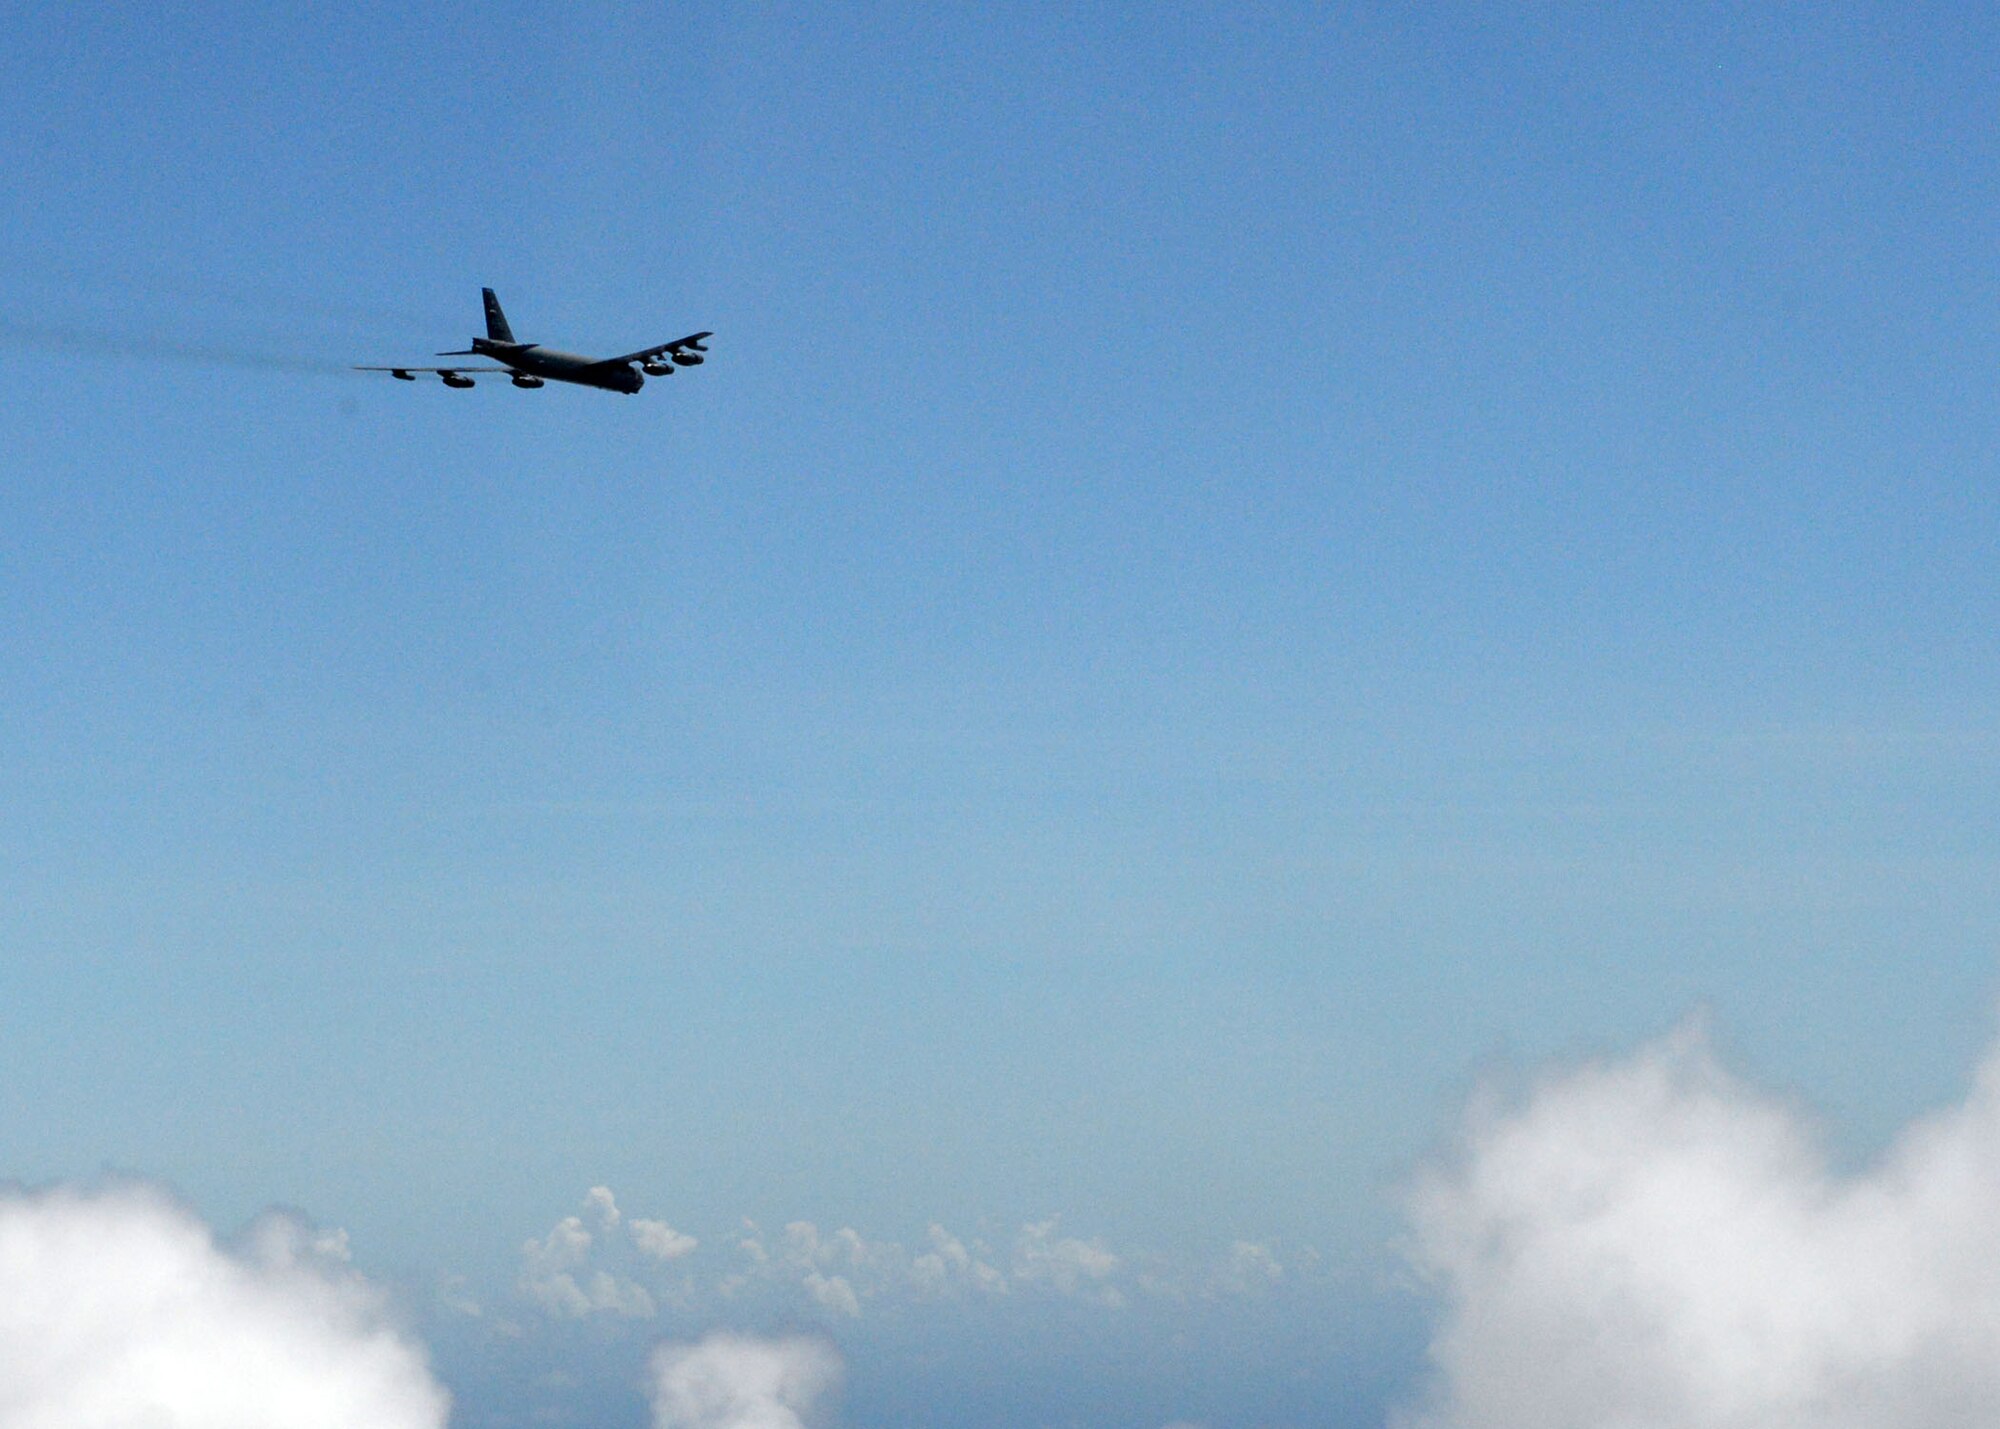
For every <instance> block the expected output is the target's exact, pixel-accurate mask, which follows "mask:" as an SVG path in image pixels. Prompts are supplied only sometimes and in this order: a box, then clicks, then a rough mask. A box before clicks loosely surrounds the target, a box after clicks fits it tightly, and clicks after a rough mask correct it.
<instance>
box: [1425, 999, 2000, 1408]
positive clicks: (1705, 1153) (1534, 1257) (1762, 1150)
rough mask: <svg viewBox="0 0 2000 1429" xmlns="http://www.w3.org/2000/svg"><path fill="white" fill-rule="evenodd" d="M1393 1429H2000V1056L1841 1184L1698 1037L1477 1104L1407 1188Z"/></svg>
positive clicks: (1794, 1122) (1804, 1137)
mask: <svg viewBox="0 0 2000 1429" xmlns="http://www.w3.org/2000/svg"><path fill="white" fill-rule="evenodd" d="M1410 1212H1411V1218H1412V1227H1413V1232H1414V1236H1413V1245H1412V1253H1413V1256H1414V1259H1415V1262H1416V1264H1417V1266H1418V1267H1419V1269H1420V1270H1421V1271H1423V1272H1424V1273H1425V1274H1426V1275H1427V1276H1428V1277H1429V1278H1430V1279H1431V1280H1432V1281H1433V1282H1434V1283H1435V1284H1436V1286H1437V1287H1438V1288H1439V1290H1440V1291H1441V1293H1442V1295H1443V1298H1444V1313H1443V1319H1442V1322H1441V1325H1440V1328H1439V1330H1438V1332H1437V1334H1436V1336H1435V1339H1434V1342H1433V1344H1432V1347H1431V1354H1432V1359H1433V1361H1434V1363H1435V1366H1436V1371H1437V1374H1436V1382H1435V1385H1434V1387H1433V1392H1432V1394H1431V1395H1430V1397H1429V1400H1428V1402H1427V1403H1425V1404H1424V1405H1422V1406H1421V1407H1419V1408H1418V1409H1416V1410H1413V1411H1412V1412H1410V1413H1408V1414H1406V1415H1404V1416H1403V1417H1402V1418H1401V1420H1400V1423H1401V1424H1402V1425H1403V1426H1404V1429H1530V1426H1532V1429H1605V1426H1616V1429H1804V1426H1813V1429H1947V1426H1952V1429H1960V1426H1965V1425H1973V1424H1986V1425H1990V1424H2000V1056H1996V1057H1994V1058H1992V1059H1990V1060H1989V1061H1988V1062H1987V1063H1986V1065H1985V1066H1984V1068H1983V1069H1982V1070H1981V1071H1980V1073H1979V1076H1978V1078H1977V1081H1976V1083H1975V1085H1974V1087H1973V1089H1972V1091H1971V1092H1970V1094H1969V1095H1968V1096H1967V1097H1966V1098H1965V1100H1964V1101H1963V1102H1961V1103H1960V1104H1958V1105H1956V1106H1954V1107H1951V1108H1949V1109H1947V1110H1945V1111H1943V1112H1940V1113H1938V1114H1936V1115H1934V1116H1931V1117H1928V1118H1926V1119H1924V1120H1922V1121H1919V1122H1917V1123H1916V1124H1915V1125H1913V1126H1911V1127H1910V1128H1909V1129H1907V1131H1906V1132H1905V1133H1904V1134H1903V1135H1902V1136H1901V1137H1900V1138H1899V1139H1898V1140H1897V1142H1896V1143H1895V1144H1894V1145H1893V1146H1892V1147H1891V1148H1890V1150H1889V1151H1888V1152H1887V1153H1886V1154H1885V1155H1884V1156H1883V1157H1882V1158H1881V1159H1880V1160H1879V1161H1878V1162H1876V1163H1875V1164H1874V1165H1872V1166H1870V1167H1869V1168H1867V1169H1865V1170H1864V1171H1861V1172H1859V1173H1857V1174H1852V1175H1842V1174H1839V1173H1837V1172H1835V1171H1834V1170H1833V1169H1832V1168H1831V1167H1830V1165H1829V1163H1828V1160H1827V1157H1826V1153H1825V1151H1824V1150H1823V1149H1822V1147H1821V1146H1820V1144H1819V1143H1818V1141H1817V1140H1816V1139H1815V1137H1814V1135H1813V1132H1812V1128H1811V1126H1810V1125H1809V1124H1808V1123H1807V1122H1806V1121H1805V1120H1804V1119H1803V1118H1802V1117H1801V1115H1800V1113H1799V1112H1798V1111H1797V1110H1796V1109H1795V1108H1794V1107H1792V1106H1791V1105H1789V1104H1787V1103H1785V1102H1783V1101H1782V1100H1780V1099H1777V1098H1775V1097H1772V1096H1770V1095H1768V1094H1765V1093H1763V1092H1760V1091H1759V1090H1757V1089H1755V1088H1753V1087H1750V1086H1748V1085H1746V1084H1745V1083H1744V1082H1743V1081H1742V1080H1740V1079H1739V1078H1737V1077H1735V1076H1733V1075H1732V1074H1731V1073H1729V1072H1728V1071H1727V1070H1726V1069H1725V1068H1724V1067H1723V1066H1722V1065H1721V1064H1720V1063H1719V1061H1718V1059H1717V1058H1716V1056H1715V1054H1714V1052H1713V1051H1712V1049H1711V1047H1710V1045H1709V1043H1708V1040H1707V1038H1706V1037H1705V1035H1704V1034H1703V1032H1702V1030H1701V1029H1700V1028H1699V1027H1689V1028H1685V1029H1682V1030H1681V1031H1679V1032H1677V1033H1675V1034H1674V1035H1673V1036H1671V1037H1669V1038H1667V1039H1665V1040H1663V1041H1662V1042H1660V1043H1658V1044H1655V1045H1653V1046H1650V1047H1648V1048H1645V1049H1644V1050H1642V1051H1641V1052H1640V1053H1638V1054H1637V1055H1636V1056H1633V1057H1631V1058H1629V1059H1626V1060H1622V1061H1613V1062H1604V1063H1599V1064H1595V1065H1591V1066H1586V1067H1582V1068H1579V1069H1572V1070H1570V1071H1567V1072H1565V1073H1561V1074H1557V1075H1552V1076H1550V1077H1548V1078H1546V1079H1545V1080H1543V1081H1542V1082H1541V1083H1540V1084H1539V1085H1537V1086H1535V1087H1534V1088H1533V1089H1532V1090H1531V1091H1530V1092H1529V1094H1528V1095H1527V1096H1526V1097H1525V1098H1524V1099H1521V1100H1519V1101H1517V1102H1515V1103H1513V1104H1511V1105H1503V1104H1501V1103H1500V1102H1498V1101H1497V1099H1493V1098H1487V1099H1485V1100H1484V1101H1483V1103H1482V1104H1480V1105H1477V1106H1475V1108H1474V1110H1473V1112H1472V1113H1471V1115H1470V1116H1469V1118H1468V1124H1467V1126H1466V1129H1465V1132H1464V1136H1463V1140H1462V1144H1461V1145H1460V1147H1459V1148H1458V1151H1457V1154H1456V1155H1455V1157H1454V1159H1453V1160H1452V1161H1451V1163H1450V1164H1447V1165H1441V1166H1439V1167H1438V1168H1437V1169H1435V1170H1434V1171H1433V1172H1432V1173H1431V1174H1430V1175H1428V1176H1427V1177H1425V1178H1424V1179H1423V1180H1422V1181H1421V1182H1420V1183H1419V1185H1418V1186H1417V1187H1416V1189H1415V1191H1414V1193H1413V1196H1412V1200H1411V1205H1410Z"/></svg>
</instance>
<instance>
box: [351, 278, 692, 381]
mask: <svg viewBox="0 0 2000 1429" xmlns="http://www.w3.org/2000/svg"><path fill="white" fill-rule="evenodd" d="M480 291H481V292H482V293H484V294H485V295H486V336H484V337H475V338H474V339H473V340H472V346H471V347H469V348H466V349H465V350H463V351H461V352H440V353H439V354H438V356H439V357H490V358H492V359H493V360H494V361H495V362H502V363H505V364H506V366H504V367H357V368H355V369H354V370H355V371H356V372H386V373H388V374H389V375H390V376H391V377H395V378H398V379H399V380H401V381H404V382H414V381H416V380H417V374H418V373H419V372H434V373H436V374H437V375H438V376H439V377H441V378H443V379H444V385H445V386H447V387H470V386H472V385H473V381H472V378H471V376H470V375H469V374H471V373H474V372H498V373H505V374H506V375H507V376H508V377H509V378H511V379H512V380H513V383H514V385H515V386H516V387H539V386H541V385H542V384H543V383H544V382H574V383H576V384H577V385H578V386H580V387H602V388H603V389H604V390H605V391H607V392H626V393H631V392H637V391H638V390H639V389H640V388H641V387H644V386H645V385H646V378H648V377H666V376H668V375H670V374H671V373H672V372H673V370H674V368H676V367H699V366H701V355H702V354H703V353H704V352H706V351H708V348H707V347H705V346H704V345H703V343H702V339H703V338H705V337H714V336H715V334H714V333H711V332H698V333H693V334H691V335H689V336H687V337H677V338H675V339H674V340H673V341H672V342H663V343H661V344H660V345H659V346H658V347H643V348H641V349H639V351H637V352H628V353H626V354H625V355H624V356H623V357H578V356H577V355H576V354H575V353H573V352H556V351H555V350H553V349H551V348H546V347H543V346H542V345H541V344H540V343H538V342H516V341H514V329H513V328H511V327H509V326H508V325H507V315H506V314H505V313H503V312H501V311H500V300H499V299H498V298H496V297H494V296H493V290H492V289H491V288H481V289H480Z"/></svg>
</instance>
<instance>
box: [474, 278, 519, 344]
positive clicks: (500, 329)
mask: <svg viewBox="0 0 2000 1429" xmlns="http://www.w3.org/2000/svg"><path fill="white" fill-rule="evenodd" d="M479 291H480V292H482V293H484V294H485V295H486V337H487V340H488V341H491V342H512V341H513V340H514V329H512V328H510V327H508V326H507V315H506V314H505V313H503V312H501V311H500V300H499V299H498V298H496V297H494V296H493V290H492V289H491V288H481V289H480V290H479Z"/></svg>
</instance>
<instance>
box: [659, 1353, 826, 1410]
mask: <svg viewBox="0 0 2000 1429" xmlns="http://www.w3.org/2000/svg"><path fill="white" fill-rule="evenodd" d="M840 1378H841V1362H840V1356H839V1355H838V1354H836V1353H835V1352H834V1350H833V1347H832V1346H831V1345H828V1344H827V1343H825V1342H824V1341H822V1340H817V1339H812V1338H808V1337H805V1336H794V1337H791V1338H786V1339H757V1338H754V1337H751V1336H745V1335H728V1334H716V1335H709V1336H708V1337H707V1338H705V1339H703V1340H701V1341H700V1342H699V1343H696V1344H671V1345H662V1346H660V1348H659V1349H658V1350H657V1351H655V1352H654V1354H653V1359H652V1365H651V1390H652V1400H653V1425H654V1429H804V1426H807V1425H811V1424H815V1423H818V1422H819V1419H818V1417H817V1416H818V1413H819V1411H820V1409H821V1408H822V1407H823V1405H824V1402H825V1401H826V1400H827V1399H828V1398H829V1397H830V1396H831V1395H832V1393H833V1391H834V1390H835V1389H836V1388H838V1386H839V1384H840Z"/></svg>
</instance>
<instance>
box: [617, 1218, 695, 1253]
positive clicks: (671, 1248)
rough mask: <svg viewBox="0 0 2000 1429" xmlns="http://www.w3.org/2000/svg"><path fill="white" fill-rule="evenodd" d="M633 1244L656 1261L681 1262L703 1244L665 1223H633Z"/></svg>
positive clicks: (636, 1221)
mask: <svg viewBox="0 0 2000 1429" xmlns="http://www.w3.org/2000/svg"><path fill="white" fill-rule="evenodd" d="M632 1243H633V1244H634V1245H636V1246H638V1247H639V1249H640V1251H641V1252H642V1253H643V1254H645V1255H649V1256H651V1257H652V1258H653V1259H654V1260H679V1259H680V1258H681V1257H682V1256H684V1255H687V1254H690V1253H691V1252H692V1251H693V1250H694V1248H695V1247H696V1246H698V1245H700V1244H701V1242H700V1241H698V1240H696V1239H695V1238H694V1237H693V1236H691V1235H682V1234H681V1233H680V1232H679V1231H677V1230H675V1229H674V1228H673V1227H672V1226H670V1225H668V1224H667V1223H666V1222H665V1221H645V1220H635V1221H633V1222H632Z"/></svg>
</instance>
